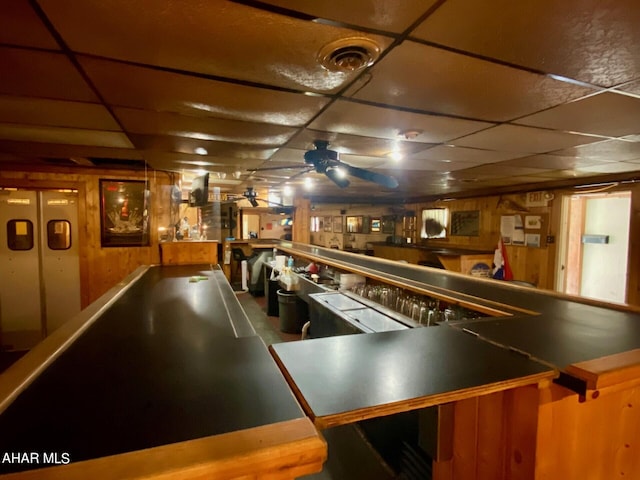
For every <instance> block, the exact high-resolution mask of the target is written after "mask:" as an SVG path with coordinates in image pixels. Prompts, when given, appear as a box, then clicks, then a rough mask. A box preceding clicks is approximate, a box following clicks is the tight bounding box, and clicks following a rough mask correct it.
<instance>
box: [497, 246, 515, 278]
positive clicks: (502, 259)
mask: <svg viewBox="0 0 640 480" xmlns="http://www.w3.org/2000/svg"><path fill="white" fill-rule="evenodd" d="M493 265H494V268H493V278H497V279H499V280H513V271H512V270H511V265H509V257H508V256H507V249H506V248H505V246H504V243H503V241H502V237H500V240H498V248H496V251H495V252H494V255H493Z"/></svg>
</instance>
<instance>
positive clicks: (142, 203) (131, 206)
mask: <svg viewBox="0 0 640 480" xmlns="http://www.w3.org/2000/svg"><path fill="white" fill-rule="evenodd" d="M149 200H150V195H149V190H148V189H147V183H146V182H144V181H138V180H103V179H101V180H100V241H101V245H102V247H146V246H149Z"/></svg>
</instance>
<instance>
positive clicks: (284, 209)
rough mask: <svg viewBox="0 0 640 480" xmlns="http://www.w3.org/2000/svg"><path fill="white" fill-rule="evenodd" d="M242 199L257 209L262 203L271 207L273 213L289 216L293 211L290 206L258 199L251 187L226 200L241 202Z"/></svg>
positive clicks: (256, 193)
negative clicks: (273, 210)
mask: <svg viewBox="0 0 640 480" xmlns="http://www.w3.org/2000/svg"><path fill="white" fill-rule="evenodd" d="M243 198H246V199H247V200H249V203H250V204H251V206H252V207H259V206H260V204H259V203H258V202H259V201H260V202H264V203H266V204H267V206H269V207H271V206H273V207H274V209H275V213H285V214H290V213H291V212H292V211H293V207H292V206H290V205H289V206H288V205H283V204H281V203H278V202H272V201H271V200H265V199H263V198H258V192H256V191H255V190H254V189H253V187H247V189H246V190H245V191H244V193H243V194H242V195H237V196H235V195H232V196H228V197H227V199H228V200H233V201H235V200H242V199H243Z"/></svg>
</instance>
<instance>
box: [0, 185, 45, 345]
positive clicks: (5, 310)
mask: <svg viewBox="0 0 640 480" xmlns="http://www.w3.org/2000/svg"><path fill="white" fill-rule="evenodd" d="M30 234H32V235H33V238H32V239H29V236H30ZM29 247H30V248H29ZM39 251H40V244H39V242H38V206H37V195H36V192H30V191H6V190H4V191H0V266H1V267H0V268H1V269H2V272H1V274H0V335H1V341H2V345H3V346H5V347H8V348H14V349H25V348H30V347H32V346H33V345H35V344H36V343H38V341H40V339H41V335H42V315H41V299H40V294H41V292H40V273H39V272H40V269H39Z"/></svg>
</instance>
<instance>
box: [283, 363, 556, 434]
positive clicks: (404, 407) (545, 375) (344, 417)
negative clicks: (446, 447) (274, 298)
mask: <svg viewBox="0 0 640 480" xmlns="http://www.w3.org/2000/svg"><path fill="white" fill-rule="evenodd" d="M272 353H273V354H274V358H275V359H276V362H277V363H278V366H279V367H280V368H281V369H282V372H283V374H284V376H285V378H286V380H287V383H289V387H290V388H291V390H292V391H293V392H294V394H295V396H296V398H297V399H298V401H299V402H300V403H301V404H302V406H303V409H304V410H305V412H307V414H308V415H309V417H310V418H311V419H312V420H313V423H314V425H315V426H316V427H317V428H318V429H320V430H324V429H325V428H331V427H337V426H340V425H348V424H351V423H355V422H358V421H360V420H368V419H370V418H377V417H384V416H386V415H392V414H394V413H403V412H409V411H412V410H418V409H420V408H425V407H432V406H434V405H442V404H445V403H449V402H455V401H458V400H464V399H466V398H470V397H476V396H481V395H487V394H490V393H495V392H500V391H504V390H511V389H514V388H519V387H526V386H530V385H542V386H544V385H548V383H549V381H550V380H551V379H553V378H555V377H556V376H557V375H558V372H557V371H555V370H549V371H546V372H540V373H535V374H532V375H527V376H524V377H518V378H516V379H511V380H503V381H500V382H494V383H489V384H486V385H479V386H477V387H471V388H465V389H462V390H456V391H452V392H445V393H441V394H435V395H429V396H427V397H419V398H413V399H409V400H400V401H398V402H393V403H387V404H384V405H379V406H375V407H365V408H359V409H356V410H350V411H347V412H342V413H336V414H331V415H316V414H315V413H314V412H313V410H312V409H311V407H310V406H309V404H308V403H307V401H306V399H305V398H304V395H303V394H302V392H301V391H300V390H299V389H298V387H297V385H296V384H295V382H294V381H293V379H292V378H291V376H290V375H289V373H288V372H287V370H286V368H285V367H284V366H283V364H282V363H281V362H280V361H279V359H278V357H277V355H276V354H275V352H272Z"/></svg>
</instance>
